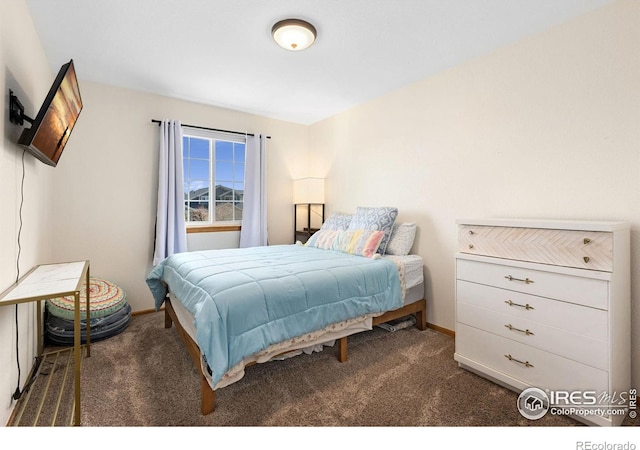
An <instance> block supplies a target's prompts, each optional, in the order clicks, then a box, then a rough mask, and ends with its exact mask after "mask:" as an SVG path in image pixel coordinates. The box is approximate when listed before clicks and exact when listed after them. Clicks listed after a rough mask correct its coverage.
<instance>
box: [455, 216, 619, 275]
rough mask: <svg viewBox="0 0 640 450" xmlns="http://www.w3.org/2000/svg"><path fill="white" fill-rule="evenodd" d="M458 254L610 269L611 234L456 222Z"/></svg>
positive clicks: (611, 268) (602, 269)
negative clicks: (457, 223)
mask: <svg viewBox="0 0 640 450" xmlns="http://www.w3.org/2000/svg"><path fill="white" fill-rule="evenodd" d="M458 250H459V251H460V252H462V253H470V254H474V255H484V256H493V257H497V258H505V259H515V260H519V261H530V262H535V263H541V264H552V265H556V266H565V267H575V268H578V269H591V270H599V271H604V272H612V271H613V233H610V232H604V231H574V230H552V229H543V228H520V227H499V226H498V227H494V226H479V225H478V226H476V225H460V226H459V227H458Z"/></svg>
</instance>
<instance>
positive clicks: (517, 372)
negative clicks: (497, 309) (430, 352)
mask: <svg viewBox="0 0 640 450" xmlns="http://www.w3.org/2000/svg"><path fill="white" fill-rule="evenodd" d="M456 355H460V356H463V357H464V358H467V359H469V360H472V361H474V362H476V363H478V364H481V365H483V366H486V367H488V368H491V369H492V370H494V371H496V372H500V373H503V374H505V375H507V376H509V377H511V378H515V379H517V380H520V381H521V382H523V383H525V384H527V385H530V386H534V387H539V388H541V389H551V390H570V391H575V390H594V391H597V392H608V391H609V389H608V383H609V377H608V373H607V372H605V371H603V370H599V369H596V368H594V367H591V366H588V365H585V364H581V363H579V362H576V361H573V360H570V359H567V358H564V357H562V356H558V355H556V354H553V353H549V352H546V351H544V350H540V349H537V348H534V347H531V346H528V345H525V344H522V343H520V342H516V341H513V340H511V339H507V338H504V337H501V336H498V335H495V334H492V333H488V332H486V331H482V330H478V329H476V328H473V327H470V326H467V325H464V324H461V323H458V324H457V327H456ZM509 356H511V359H509V358H508V357H509ZM527 364H528V365H527Z"/></svg>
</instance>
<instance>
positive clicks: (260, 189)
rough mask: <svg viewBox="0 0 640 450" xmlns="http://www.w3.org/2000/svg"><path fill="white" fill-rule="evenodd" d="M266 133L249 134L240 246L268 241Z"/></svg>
mask: <svg viewBox="0 0 640 450" xmlns="http://www.w3.org/2000/svg"><path fill="white" fill-rule="evenodd" d="M266 153H267V137H266V136H263V135H261V134H256V135H254V136H247V146H246V151H245V168H244V208H243V210H242V229H241V230H240V247H241V248H245V247H258V246H263V245H267V155H266Z"/></svg>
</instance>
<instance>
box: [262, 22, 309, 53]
mask: <svg viewBox="0 0 640 450" xmlns="http://www.w3.org/2000/svg"><path fill="white" fill-rule="evenodd" d="M271 35H272V36H273V39H274V40H275V41H276V42H277V43H278V45H279V46H280V47H282V48H284V49H287V50H292V51H300V50H304V49H305V48H309V47H311V45H312V44H313V43H314V42H315V40H316V29H315V27H314V26H313V25H311V24H310V23H309V22H305V21H304V20H300V19H285V20H281V21H280V22H277V23H276V24H275V25H274V26H273V28H271Z"/></svg>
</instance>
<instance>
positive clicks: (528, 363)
mask: <svg viewBox="0 0 640 450" xmlns="http://www.w3.org/2000/svg"><path fill="white" fill-rule="evenodd" d="M504 357H505V358H507V359H508V360H509V361H513V362H517V363H518V364H522V365H523V366H525V367H527V368H529V367H533V364H531V363H530V362H529V361H520V360H519V359H515V358H514V357H513V356H511V355H504Z"/></svg>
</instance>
